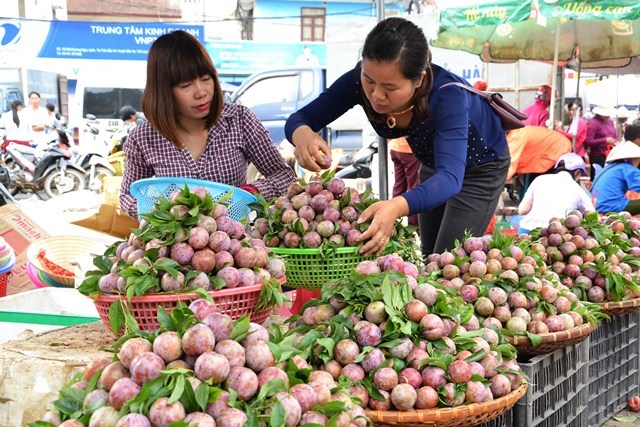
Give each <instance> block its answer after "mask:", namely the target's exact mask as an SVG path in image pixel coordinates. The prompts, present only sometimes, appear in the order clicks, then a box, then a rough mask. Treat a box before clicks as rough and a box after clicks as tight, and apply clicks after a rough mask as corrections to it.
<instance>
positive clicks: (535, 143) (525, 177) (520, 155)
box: [507, 126, 571, 197]
mask: <svg viewBox="0 0 640 427" xmlns="http://www.w3.org/2000/svg"><path fill="white" fill-rule="evenodd" d="M507 144H509V152H510V153H511V164H510V165H509V172H508V173H507V181H508V180H510V179H511V178H512V177H513V176H514V175H515V174H516V173H517V174H518V175H520V181H521V182H522V189H521V191H520V197H522V196H523V195H524V193H525V192H526V191H527V189H528V188H529V185H531V183H532V182H533V180H534V179H535V178H536V177H537V176H538V175H540V174H544V173H547V172H548V171H550V170H553V168H554V167H555V166H554V165H556V162H557V161H558V158H560V156H562V155H563V154H565V153H568V152H570V151H571V140H569V138H567V136H566V135H564V134H562V133H560V132H556V131H555V130H551V129H547V128H544V127H540V126H525V127H522V128H520V129H514V130H512V131H509V133H507Z"/></svg>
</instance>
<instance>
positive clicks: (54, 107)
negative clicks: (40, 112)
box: [44, 102, 56, 113]
mask: <svg viewBox="0 0 640 427" xmlns="http://www.w3.org/2000/svg"><path fill="white" fill-rule="evenodd" d="M44 107H45V108H46V109H47V110H49V111H51V112H52V113H53V112H54V111H56V106H55V105H53V104H52V103H50V102H47V103H46V105H45V106H44Z"/></svg>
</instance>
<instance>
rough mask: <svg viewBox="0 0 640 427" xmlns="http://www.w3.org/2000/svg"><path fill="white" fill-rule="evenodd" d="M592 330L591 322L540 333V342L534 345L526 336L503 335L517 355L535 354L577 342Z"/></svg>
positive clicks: (549, 351)
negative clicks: (566, 328)
mask: <svg viewBox="0 0 640 427" xmlns="http://www.w3.org/2000/svg"><path fill="white" fill-rule="evenodd" d="M594 330H595V326H593V325H592V324H591V323H585V324H582V325H580V326H576V327H575V328H571V329H568V330H566V331H560V332H552V333H548V334H540V338H542V342H541V343H540V344H539V345H537V346H534V345H533V344H532V343H531V340H530V339H529V338H528V337H527V336H508V335H505V339H506V340H507V341H509V343H511V344H512V345H513V346H514V347H515V348H516V350H517V352H518V356H535V355H537V354H547V353H552V352H554V351H556V350H558V349H559V348H564V347H569V346H570V345H575V344H578V343H579V342H581V341H583V340H585V339H586V338H587V337H588V336H589V334H590V333H591V332H593V331H594Z"/></svg>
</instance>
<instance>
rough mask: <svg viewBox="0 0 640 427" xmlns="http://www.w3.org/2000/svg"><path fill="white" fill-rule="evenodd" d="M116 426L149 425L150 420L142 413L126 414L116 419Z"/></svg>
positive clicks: (148, 426)
mask: <svg viewBox="0 0 640 427" xmlns="http://www.w3.org/2000/svg"><path fill="white" fill-rule="evenodd" d="M116 427H151V421H149V418H147V417H146V416H145V415H143V414H127V415H125V416H124V417H122V418H120V419H119V420H118V422H117V423H116Z"/></svg>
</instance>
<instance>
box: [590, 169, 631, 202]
mask: <svg viewBox="0 0 640 427" xmlns="http://www.w3.org/2000/svg"><path fill="white" fill-rule="evenodd" d="M629 190H633V191H640V170H638V168H636V167H634V166H633V165H632V164H631V163H627V162H625V161H621V162H614V163H609V164H608V165H607V166H605V168H604V169H602V170H601V171H600V172H598V175H596V178H595V181H594V182H593V185H592V186H591V195H592V196H593V198H594V199H595V203H594V205H595V207H596V210H597V211H598V212H601V213H608V212H620V211H623V210H625V209H626V207H627V205H628V204H629V201H630V200H629V199H626V198H625V197H624V195H625V194H626V192H627V191H629Z"/></svg>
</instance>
